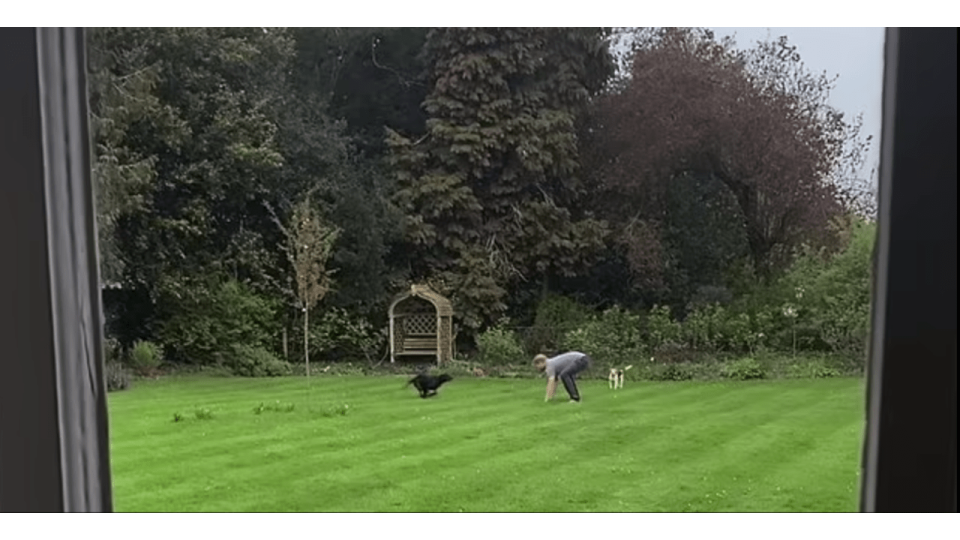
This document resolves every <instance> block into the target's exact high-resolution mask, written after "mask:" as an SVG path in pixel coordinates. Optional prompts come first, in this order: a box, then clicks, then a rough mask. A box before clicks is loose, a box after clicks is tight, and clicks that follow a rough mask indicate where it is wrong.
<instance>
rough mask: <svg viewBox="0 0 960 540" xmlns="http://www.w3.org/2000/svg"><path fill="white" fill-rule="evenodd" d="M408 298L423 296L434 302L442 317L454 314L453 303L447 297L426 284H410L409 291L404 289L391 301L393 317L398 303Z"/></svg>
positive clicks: (391, 315) (391, 314)
mask: <svg viewBox="0 0 960 540" xmlns="http://www.w3.org/2000/svg"><path fill="white" fill-rule="evenodd" d="M408 298H422V299H424V300H426V301H428V302H430V303H431V304H433V307H434V308H436V310H437V315H439V316H441V317H451V316H453V305H452V304H451V303H450V301H449V300H447V299H446V298H445V297H443V296H442V295H440V294H439V293H437V292H435V291H434V290H433V289H431V288H430V287H427V286H426V285H410V290H409V291H404V292H402V293H400V294H398V295H396V296H394V297H393V300H392V301H391V302H390V311H389V314H390V317H393V309H394V308H395V307H396V306H397V304H399V303H400V302H403V301H404V300H406V299H408Z"/></svg>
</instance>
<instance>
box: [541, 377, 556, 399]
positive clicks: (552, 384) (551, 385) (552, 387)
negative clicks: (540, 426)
mask: <svg viewBox="0 0 960 540" xmlns="http://www.w3.org/2000/svg"><path fill="white" fill-rule="evenodd" d="M556 391H557V378H556V377H552V376H551V377H547V397H546V399H544V401H550V400H551V399H553V394H554V392H556Z"/></svg>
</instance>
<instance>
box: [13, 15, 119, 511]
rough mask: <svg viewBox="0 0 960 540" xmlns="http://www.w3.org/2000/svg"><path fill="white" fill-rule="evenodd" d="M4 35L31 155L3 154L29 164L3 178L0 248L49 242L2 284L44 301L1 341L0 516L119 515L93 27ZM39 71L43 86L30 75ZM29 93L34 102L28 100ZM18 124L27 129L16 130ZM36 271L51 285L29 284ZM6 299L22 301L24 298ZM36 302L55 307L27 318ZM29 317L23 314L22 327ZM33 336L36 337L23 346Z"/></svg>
mask: <svg viewBox="0 0 960 540" xmlns="http://www.w3.org/2000/svg"><path fill="white" fill-rule="evenodd" d="M5 32H9V34H8V36H7V37H8V38H11V39H12V40H14V41H16V45H19V47H18V48H15V49H11V48H6V50H7V51H8V53H7V54H10V52H11V51H18V52H17V53H16V54H13V55H12V56H17V57H21V55H24V56H23V57H21V58H25V59H18V61H19V62H20V63H19V64H15V65H14V66H13V68H14V69H16V70H19V72H14V73H10V72H8V73H4V76H9V77H10V78H11V79H13V78H16V79H14V80H8V83H9V84H10V85H11V86H10V87H7V88H4V89H3V90H4V91H5V92H4V96H3V98H4V99H5V100H6V98H7V97H8V93H7V92H6V91H8V90H11V91H19V97H20V98H21V99H20V102H19V103H15V104H13V105H12V106H19V107H21V108H22V109H23V110H22V112H18V113H14V114H11V115H10V117H8V118H7V119H5V122H4V123H7V124H8V125H7V129H8V130H11V131H12V130H14V129H17V128H19V133H11V132H8V133H7V134H6V136H5V137H4V138H3V139H2V140H4V141H5V142H11V141H13V140H15V139H17V138H23V139H28V140H24V141H21V142H22V144H23V147H21V148H19V150H20V152H22V153H20V154H18V155H11V154H12V153H13V152H14V151H15V150H17V149H14V150H10V149H9V148H8V150H9V152H8V154H7V156H6V157H5V158H3V159H0V163H4V164H6V163H10V162H11V161H12V160H21V162H27V164H26V165H25V166H23V163H21V168H20V171H21V172H23V173H24V175H23V176H21V177H16V176H15V175H11V176H10V177H7V178H5V179H3V180H2V182H3V183H4V185H3V187H0V195H2V196H3V198H4V199H7V203H8V204H9V205H11V208H10V210H11V211H10V212H9V213H8V218H9V216H13V219H11V220H10V221H11V222H4V221H0V224H2V225H3V227H4V229H5V231H4V232H3V233H0V247H3V248H7V247H9V245H10V244H13V245H14V246H16V245H17V243H16V242H17V240H15V239H11V237H12V236H13V235H20V236H21V238H22V239H21V240H20V242H21V244H20V245H21V246H22V245H23V242H31V243H41V242H42V245H43V248H44V250H45V254H43V253H41V252H40V251H39V250H35V251H34V252H33V255H35V256H34V257H30V256H23V257H22V256H21V254H20V253H17V252H16V251H14V253H13V254H12V256H11V254H10V253H9V252H7V253H4V258H5V259H6V261H5V263H4V265H5V266H6V268H5V272H6V271H11V270H12V272H13V278H14V279H11V280H8V279H4V281H5V282H6V283H5V284H4V285H2V286H0V290H3V289H4V288H5V287H18V288H19V287H25V286H33V287H34V289H33V290H32V291H29V290H28V291H21V294H34V297H25V296H21V297H20V298H21V299H22V298H27V299H28V300H27V301H22V302H19V303H17V301H15V300H14V301H13V302H11V305H8V306H6V311H7V312H6V313H4V319H5V320H4V321H3V323H4V324H3V325H2V329H0V335H2V336H3V339H2V340H0V343H4V344H10V345H11V348H10V349H8V350H7V351H2V352H0V354H2V355H3V361H2V367H0V409H2V410H0V511H4V512H110V511H112V509H113V503H112V489H111V476H110V460H109V434H108V418H107V401H106V393H107V392H106V380H105V373H104V348H103V311H102V305H101V294H100V275H99V262H98V246H97V230H96V211H95V201H94V191H93V185H92V173H91V146H90V135H89V131H88V130H89V126H88V102H87V99H88V98H87V87H86V85H87V81H86V50H85V32H84V30H83V29H82V28H35V29H10V30H7V31H5ZM30 34H32V36H31V35H30ZM31 38H32V40H33V43H30V40H31ZM4 41H7V40H6V39H5V40H4ZM31 45H32V47H31ZM31 49H32V51H33V52H34V53H35V54H33V55H32V56H33V57H32V58H29V57H26V55H25V54H24V53H25V52H26V51H30V50H31ZM11 64H13V62H11ZM4 67H5V68H6V67H11V66H9V65H7V66H4ZM31 72H32V73H33V77H34V78H35V79H34V80H30V76H31ZM16 85H21V86H20V87H16ZM31 90H34V92H35V94H36V95H35V96H34V97H33V99H28V98H29V93H30V91H31ZM9 106H10V105H8V107H9ZM0 110H4V111H6V112H8V113H9V112H10V111H11V109H9V108H7V109H0ZM14 116H17V118H14ZM11 119H12V122H9V123H8V122H6V120H11ZM17 120H20V121H21V122H22V123H21V124H20V125H17V123H16V122H17ZM31 124H35V125H31ZM14 184H20V185H19V186H17V185H14ZM38 187H40V188H41V189H37V188H38ZM38 195H39V196H41V197H39V198H38ZM8 197H9V198H8ZM13 205H16V208H17V210H14V206H13ZM3 210H7V209H6V208H4V209H3ZM4 213H7V212H4ZM16 218H21V219H19V220H18V219H16ZM0 220H2V218H0ZM3 234H5V235H7V236H6V237H4V236H2V235H3ZM43 255H45V257H44V256H43ZM44 259H45V260H44ZM38 271H40V272H43V273H44V274H45V275H44V276H42V277H43V278H45V279H33V280H31V279H23V278H24V276H25V275H27V274H28V273H33V274H34V275H35V274H36V273H37V272H38ZM18 273H19V275H18ZM17 278H20V279H17ZM41 287H42V288H45V289H46V290H41V289H40V288H41ZM4 292H5V293H6V292H9V293H10V295H11V296H10V298H15V297H14V296H13V295H14V294H16V293H15V292H14V291H12V290H9V289H8V290H5V291H4ZM30 298H35V299H36V300H38V301H39V300H40V299H46V300H47V302H46V305H45V306H32V307H30V308H28V309H23V310H20V311H22V312H18V310H17V308H18V307H25V305H26V304H27V303H28V302H29V299H30ZM37 303H38V304H39V303H41V302H37ZM7 317H9V318H10V320H6V318H7ZM20 317H24V318H25V319H24V320H19V321H18V319H20ZM28 340H29V341H31V342H34V340H36V342H35V343H34V344H31V343H27V344H24V341H28ZM51 376H52V380H51ZM50 398H52V399H53V400H54V403H55V406H54V407H52V409H51V408H46V409H44V408H43V406H42V404H41V405H39V406H38V407H37V408H34V409H31V408H30V407H31V405H37V404H38V401H39V400H41V399H50ZM30 415H33V417H32V418H30ZM54 443H55V445H54ZM17 458H20V459H17ZM22 460H25V462H23V461H22Z"/></svg>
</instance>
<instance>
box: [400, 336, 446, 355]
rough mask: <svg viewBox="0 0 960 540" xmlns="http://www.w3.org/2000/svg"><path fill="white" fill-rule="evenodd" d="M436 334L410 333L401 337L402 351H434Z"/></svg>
mask: <svg viewBox="0 0 960 540" xmlns="http://www.w3.org/2000/svg"><path fill="white" fill-rule="evenodd" d="M436 350H437V336H434V335H431V334H410V335H407V336H404V338H403V351H402V352H401V354H403V353H410V352H412V351H429V352H436Z"/></svg>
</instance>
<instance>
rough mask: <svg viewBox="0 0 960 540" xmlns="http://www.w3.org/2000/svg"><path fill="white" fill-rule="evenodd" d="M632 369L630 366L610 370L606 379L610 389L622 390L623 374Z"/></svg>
mask: <svg viewBox="0 0 960 540" xmlns="http://www.w3.org/2000/svg"><path fill="white" fill-rule="evenodd" d="M632 367H633V365H632V364H631V365H629V366H627V367H625V368H623V369H619V368H610V375H609V376H608V377H607V383H608V385H609V386H610V388H613V389H616V388H623V372H624V371H626V370H628V369H630V368H632Z"/></svg>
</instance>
